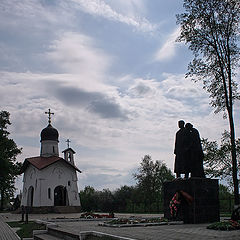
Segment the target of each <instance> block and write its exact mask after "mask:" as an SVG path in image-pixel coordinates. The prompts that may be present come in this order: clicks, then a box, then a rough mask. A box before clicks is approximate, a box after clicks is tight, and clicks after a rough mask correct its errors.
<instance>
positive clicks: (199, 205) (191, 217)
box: [163, 178, 220, 223]
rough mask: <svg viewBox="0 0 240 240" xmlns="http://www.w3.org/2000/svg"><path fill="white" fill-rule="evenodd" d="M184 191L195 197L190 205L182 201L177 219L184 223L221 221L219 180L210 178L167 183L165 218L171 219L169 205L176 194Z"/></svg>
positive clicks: (165, 189)
mask: <svg viewBox="0 0 240 240" xmlns="http://www.w3.org/2000/svg"><path fill="white" fill-rule="evenodd" d="M178 190H182V191H184V192H186V193H188V194H189V195H191V196H192V197H193V202H192V203H191V204H190V205H189V204H188V203H187V201H185V200H184V199H182V201H181V204H180V207H179V211H178V215H177V218H178V220H182V221H183V222H184V223H208V222H216V221H219V220H220V216H219V199H218V192H219V187H218V180H216V179H209V178H189V179H176V180H174V181H171V182H165V183H164V185H163V191H164V217H165V218H167V219H171V215H170V208H169V203H170V201H171V199H172V198H173V196H174V194H175V193H176V192H177V191H178Z"/></svg>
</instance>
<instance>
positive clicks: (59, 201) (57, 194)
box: [54, 186, 67, 206]
mask: <svg viewBox="0 0 240 240" xmlns="http://www.w3.org/2000/svg"><path fill="white" fill-rule="evenodd" d="M66 205H67V189H66V187H63V186H57V187H55V189H54V206H66Z"/></svg>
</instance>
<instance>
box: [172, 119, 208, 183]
mask: <svg viewBox="0 0 240 240" xmlns="http://www.w3.org/2000/svg"><path fill="white" fill-rule="evenodd" d="M178 126H179V130H178V131H177V133H176V139H175V149H174V154H175V155H176V157H175V166H174V172H175V173H176V175H177V178H180V177H181V174H184V175H185V178H188V177H189V174H190V173H191V177H200V178H204V177H205V174H204V170H203V157H204V155H203V150H202V145H201V139H200V136H199V132H198V130H197V129H195V128H193V125H192V124H191V123H187V124H186V125H185V122H184V121H183V120H180V121H179V122H178Z"/></svg>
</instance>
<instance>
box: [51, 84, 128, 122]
mask: <svg viewBox="0 0 240 240" xmlns="http://www.w3.org/2000/svg"><path fill="white" fill-rule="evenodd" d="M47 85H49V84H47ZM52 86H53V87H52V88H51V92H53V93H54V95H55V96H56V97H57V98H58V99H59V100H61V101H62V102H63V103H64V104H65V105H67V106H74V107H80V106H83V107H85V109H86V110H88V111H90V112H92V113H95V114H98V115H99V116H100V117H102V118H119V119H125V120H126V119H127V115H126V111H124V110H123V109H122V107H121V106H120V105H119V104H117V103H116V101H115V100H114V98H112V97H109V96H107V95H105V94H103V93H100V92H87V91H85V90H83V89H79V88H76V87H75V88H74V87H66V86H65V87H64V86H61V85H58V84H56V83H53V84H52Z"/></svg>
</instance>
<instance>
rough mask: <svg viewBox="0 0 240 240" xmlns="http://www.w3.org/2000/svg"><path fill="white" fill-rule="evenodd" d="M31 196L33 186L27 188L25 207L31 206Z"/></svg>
mask: <svg viewBox="0 0 240 240" xmlns="http://www.w3.org/2000/svg"><path fill="white" fill-rule="evenodd" d="M33 195H34V188H33V186H31V187H29V188H28V197H27V206H29V207H32V206H33Z"/></svg>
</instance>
